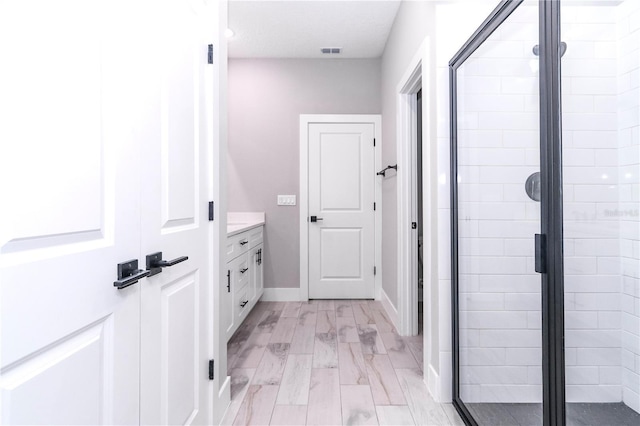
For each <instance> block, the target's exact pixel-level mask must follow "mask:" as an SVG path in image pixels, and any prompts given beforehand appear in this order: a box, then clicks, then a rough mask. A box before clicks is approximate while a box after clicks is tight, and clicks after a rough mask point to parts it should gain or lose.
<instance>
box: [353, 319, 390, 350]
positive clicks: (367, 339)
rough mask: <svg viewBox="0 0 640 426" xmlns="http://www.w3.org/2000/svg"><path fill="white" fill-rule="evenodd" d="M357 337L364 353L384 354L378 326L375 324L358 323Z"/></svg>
mask: <svg viewBox="0 0 640 426" xmlns="http://www.w3.org/2000/svg"><path fill="white" fill-rule="evenodd" d="M358 338H359V339H360V343H361V344H362V352H363V353H365V354H386V353H387V349H386V348H385V347H384V343H383V342H382V338H381V337H380V333H378V327H377V326H376V325H375V324H366V325H361V324H358Z"/></svg>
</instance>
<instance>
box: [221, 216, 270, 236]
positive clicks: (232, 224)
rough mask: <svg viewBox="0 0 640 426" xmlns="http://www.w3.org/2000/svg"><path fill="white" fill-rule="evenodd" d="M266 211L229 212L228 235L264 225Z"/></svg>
mask: <svg viewBox="0 0 640 426" xmlns="http://www.w3.org/2000/svg"><path fill="white" fill-rule="evenodd" d="M264 217H265V215H264V212H228V213H227V237H230V236H232V235H236V234H239V233H241V232H244V231H247V230H249V229H252V228H256V227H258V226H262V225H264V222H265V220H264Z"/></svg>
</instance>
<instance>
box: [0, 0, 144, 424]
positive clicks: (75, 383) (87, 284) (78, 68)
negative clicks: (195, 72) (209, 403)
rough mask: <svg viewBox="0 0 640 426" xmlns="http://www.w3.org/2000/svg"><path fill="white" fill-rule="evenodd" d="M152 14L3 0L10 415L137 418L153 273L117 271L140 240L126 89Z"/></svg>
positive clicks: (6, 412) (61, 420)
mask: <svg viewBox="0 0 640 426" xmlns="http://www.w3.org/2000/svg"><path fill="white" fill-rule="evenodd" d="M141 16H142V14H139V13H137V12H135V11H134V10H133V9H132V6H131V5H129V4H127V2H122V1H113V0H108V1H106V0H105V1H98V0H96V1H69V0H60V1H33V2H31V1H29V2H24V1H20V0H15V1H3V2H1V3H0V56H1V57H2V66H1V67H0V203H2V207H1V208H0V226H1V228H0V274H1V282H0V300H1V302H0V303H1V305H0V324H1V331H0V334H1V339H0V391H1V393H2V396H1V398H2V400H1V403H0V410H1V413H0V418H1V423H2V424H7V425H8V424H11V425H17V424H136V423H138V420H139V403H138V395H139V360H140V356H139V331H140V285H141V283H142V282H144V279H143V280H142V281H140V282H138V283H137V284H134V285H131V286H129V287H126V288H124V289H121V290H118V289H117V288H116V287H114V281H115V280H116V264H117V263H119V262H123V261H126V260H130V259H136V258H138V255H139V252H140V229H139V222H140V204H139V190H140V187H139V184H138V181H139V179H138V176H139V171H138V167H139V162H140V150H139V148H138V145H137V144H136V143H135V141H134V139H133V138H132V135H131V132H130V123H131V116H132V111H131V109H130V104H129V103H128V102H124V101H123V100H125V99H128V98H130V96H131V95H130V94H131V93H135V84H134V83H135V82H134V81H132V79H131V76H130V75H129V67H130V66H135V60H136V59H135V58H136V53H137V52H136V51H135V49H134V48H133V45H132V40H134V39H135V34H134V32H135V30H136V28H139V27H140V23H138V22H136V20H137V19H139V18H140V17H141ZM114 29H117V31H114ZM141 269H144V265H141Z"/></svg>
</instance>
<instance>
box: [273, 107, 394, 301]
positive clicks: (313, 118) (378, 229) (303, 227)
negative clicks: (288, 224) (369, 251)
mask: <svg viewBox="0 0 640 426" xmlns="http://www.w3.org/2000/svg"><path fill="white" fill-rule="evenodd" d="M311 123H371V124H373V125H374V137H375V138H376V146H375V148H374V155H375V166H374V167H375V170H380V168H381V166H380V165H381V164H382V163H381V161H382V160H381V146H382V116H381V115H379V114H340V115H336V114H321V115H316V114H300V194H299V197H300V202H299V206H300V296H299V297H300V299H299V300H309V233H308V232H309V229H308V227H309V223H308V222H307V217H309V139H308V137H309V132H308V129H309V124H311ZM375 202H376V203H377V208H376V211H375V213H374V216H375V243H374V244H375V265H376V268H377V273H376V275H375V283H374V286H375V287H374V288H375V298H376V300H380V297H381V296H380V292H381V290H382V180H381V179H376V180H375ZM266 290H267V289H265V293H266Z"/></svg>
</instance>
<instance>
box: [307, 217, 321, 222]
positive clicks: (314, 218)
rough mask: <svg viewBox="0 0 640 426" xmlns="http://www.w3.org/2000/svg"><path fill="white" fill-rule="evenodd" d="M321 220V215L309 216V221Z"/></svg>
mask: <svg viewBox="0 0 640 426" xmlns="http://www.w3.org/2000/svg"><path fill="white" fill-rule="evenodd" d="M321 220H324V219H323V218H321V217H318V216H311V217H310V221H311V222H319V221H321Z"/></svg>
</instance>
